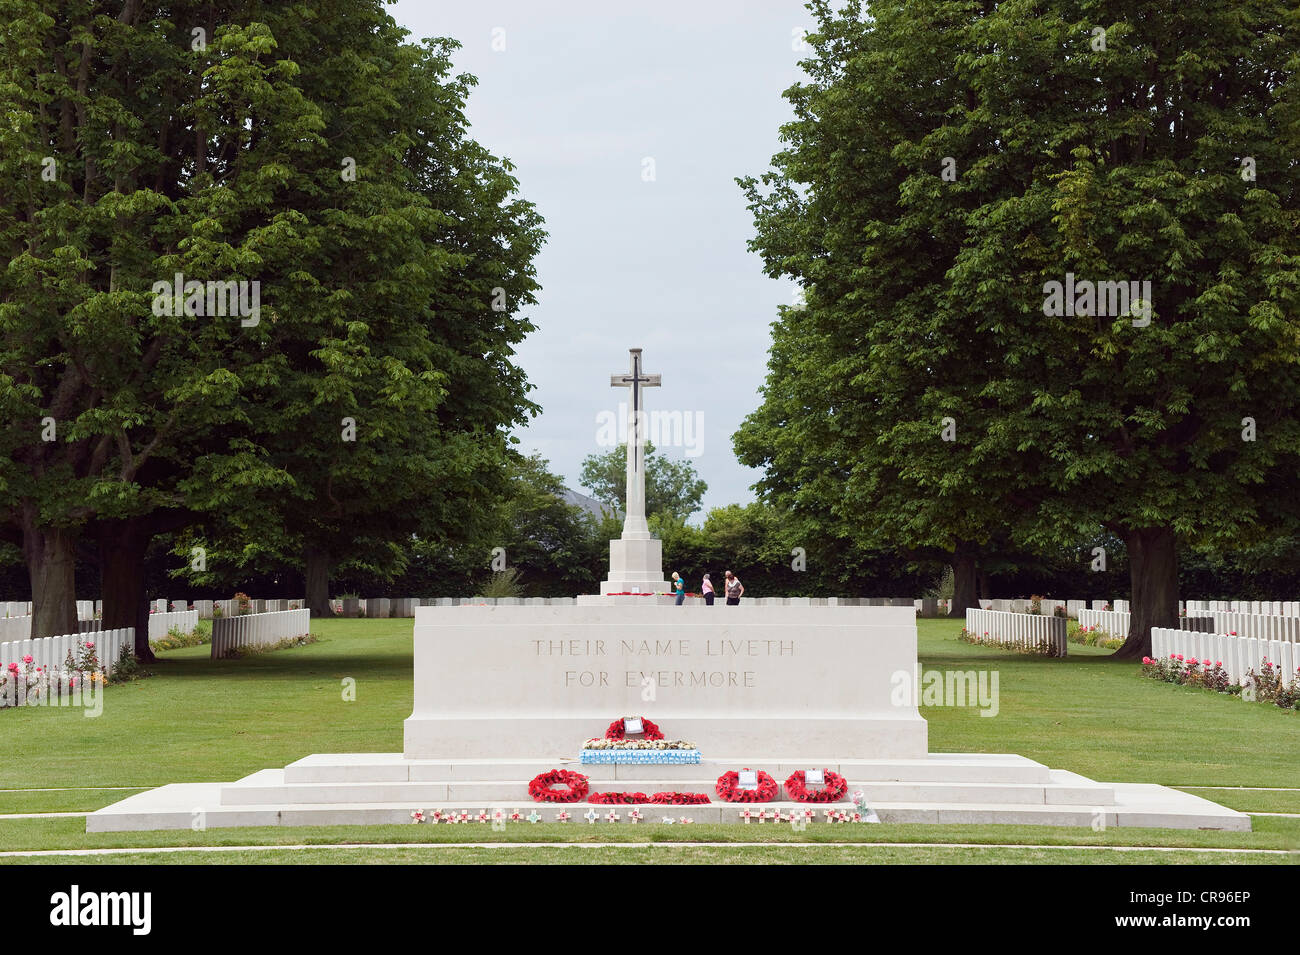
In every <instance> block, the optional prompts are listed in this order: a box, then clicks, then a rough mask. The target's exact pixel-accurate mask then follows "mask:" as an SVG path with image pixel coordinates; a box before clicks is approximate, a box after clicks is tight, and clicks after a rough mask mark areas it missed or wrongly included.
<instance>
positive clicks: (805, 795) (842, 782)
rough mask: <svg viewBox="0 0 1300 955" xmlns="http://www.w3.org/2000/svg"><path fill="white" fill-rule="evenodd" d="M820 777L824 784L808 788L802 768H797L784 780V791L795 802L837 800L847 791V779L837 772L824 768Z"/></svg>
mask: <svg viewBox="0 0 1300 955" xmlns="http://www.w3.org/2000/svg"><path fill="white" fill-rule="evenodd" d="M822 778H823V779H824V780H825V781H826V782H825V785H824V786H822V787H821V788H820V789H809V788H808V784H807V783H806V782H804V776H803V770H802V769H797V770H795V771H794V772H793V773H791V774H790V778H789V779H787V780H786V781H785V791H786V793H787V794H788V795H789V796H790V798H791V799H793V800H794V801H795V802H838V801H839V800H841V799H843V798H844V794H845V793H846V792H848V791H849V784H848V780H846V779H845V778H844V777H843V776H841V775H840V774H839V773H833V772H831V771H830V770H829V769H824V770H822Z"/></svg>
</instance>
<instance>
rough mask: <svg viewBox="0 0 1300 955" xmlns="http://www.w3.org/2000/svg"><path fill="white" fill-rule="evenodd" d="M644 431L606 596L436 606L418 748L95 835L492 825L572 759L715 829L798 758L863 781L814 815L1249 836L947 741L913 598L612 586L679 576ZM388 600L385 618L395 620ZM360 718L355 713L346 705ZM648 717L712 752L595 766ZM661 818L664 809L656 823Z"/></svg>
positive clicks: (330, 767) (302, 769) (250, 781)
mask: <svg viewBox="0 0 1300 955" xmlns="http://www.w3.org/2000/svg"><path fill="white" fill-rule="evenodd" d="M659 383H660V382H659V376H658V375H645V374H644V373H643V371H642V369H641V353H640V349H632V361H631V369H630V372H629V374H628V375H625V376H614V377H613V378H612V379H611V384H614V385H619V386H625V387H628V388H630V389H631V391H632V404H633V410H634V412H640V411H642V410H644V402H643V399H642V396H641V389H642V388H644V387H654V386H657V385H659ZM640 417H641V416H640V415H639V414H636V413H634V415H633V416H632V419H633V421H639V420H640ZM644 437H645V433H644V429H643V428H640V427H638V426H635V425H634V431H633V434H632V435H631V436H630V440H629V441H628V471H627V479H628V507H627V514H626V518H625V521H624V526H623V533H622V537H621V538H620V539H619V540H616V541H611V542H610V575H609V578H608V579H607V580H606V581H604V583H603V584H602V587H601V595H588V596H586V597H579V598H578V600H577V601H576V602H575V603H566V604H563V605H555V604H546V603H537V602H529V603H527V604H525V603H524V602H523V601H509V602H506V601H501V602H498V603H497V604H495V605H491V606H489V605H487V604H486V603H483V602H477V601H451V600H439V601H438V602H437V605H435V606H421V607H418V608H416V610H415V635H414V682H415V693H414V706H413V710H412V713H411V715H410V717H409V718H407V720H406V722H405V725H404V738H403V752H401V753H336V754H316V755H306V754H304V756H303V757H302V758H301V759H299V760H297V761H296V762H294V763H291V764H290V765H289V766H287V767H286V768H284V769H264V770H261V771H259V772H256V773H254V774H252V775H251V776H247V777H245V778H244V779H241V780H239V781H237V782H233V783H178V784H172V785H169V786H163V787H161V788H159V789H154V790H151V791H149V792H145V793H140V794H137V795H134V796H130V797H128V798H126V799H124V800H122V801H121V802H118V803H114V804H113V805H111V806H108V807H105V808H104V809H100V810H98V811H97V812H94V813H91V814H90V815H89V816H87V821H86V828H87V831H90V832H107V831H123V830H139V829H188V828H190V827H191V826H192V825H193V823H194V821H195V819H196V818H199V816H200V814H201V817H202V819H203V822H204V825H205V826H207V827H220V826H260V825H348V824H371V823H374V824H378V823H409V822H410V821H411V816H412V813H413V812H415V811H416V810H425V811H432V810H436V809H441V810H442V811H443V812H444V813H446V812H452V811H454V812H456V813H458V814H459V813H461V812H464V813H466V814H467V815H468V813H469V812H475V813H477V812H479V811H482V812H483V814H484V815H483V818H490V817H491V816H492V814H494V813H496V812H498V811H501V812H502V813H509V812H513V811H514V810H516V809H525V810H526V809H527V808H528V807H529V806H530V805H531V803H530V801H529V800H530V797H529V791H528V786H529V782H530V781H531V780H533V779H534V778H535V777H537V776H538V775H540V774H543V773H547V772H549V771H551V770H554V769H568V770H574V771H578V772H581V773H582V774H583V775H584V776H586V777H587V778H588V781H589V785H590V789H591V791H592V792H619V791H639V792H645V793H655V792H669V791H672V792H689V793H698V794H705V795H707V796H708V797H709V800H710V802H709V803H708V804H707V805H691V807H690V814H691V816H692V817H693V818H694V819H695V820H696V821H697V822H742V821H747V820H748V818H749V817H748V815H743V814H744V813H746V812H752V811H753V810H756V809H759V808H763V809H767V810H770V811H776V810H780V811H781V812H783V813H786V814H789V818H794V816H793V814H794V812H795V811H796V810H798V811H802V810H805V809H808V808H814V807H813V805H812V804H808V803H796V802H792V801H790V799H789V796H788V794H786V796H785V798H781V795H780V794H778V801H776V802H771V803H767V804H763V805H758V804H741V803H730V802H725V801H722V800H721V799H720V798H719V796H718V794H717V792H716V789H715V784H716V782H717V780H718V779H719V777H721V776H722V775H723V774H724V773H729V772H736V773H739V772H740V771H741V770H745V769H748V770H753V771H755V772H758V771H761V772H763V773H766V774H768V775H770V776H771V777H772V779H773V780H774V781H775V782H776V783H777V784H778V785H780V784H783V783H784V781H785V780H786V779H787V778H788V777H789V776H790V775H791V774H792V773H794V772H796V771H807V770H824V769H829V770H831V771H832V772H835V773H838V774H840V775H842V776H843V777H844V778H845V780H846V781H847V783H848V792H847V794H846V796H845V799H844V800H842V801H840V802H838V803H834V804H821V805H817V806H815V808H817V809H821V810H824V809H826V808H838V809H841V810H853V809H854V805H853V804H852V803H850V802H849V801H848V798H849V797H850V796H851V795H852V794H853V793H855V792H861V793H862V795H863V799H864V801H865V802H866V803H868V804H869V806H870V808H869V809H866V810H865V811H861V816H862V818H864V819H866V820H869V821H875V820H876V818H877V817H878V818H879V820H880V821H882V822H884V823H1009V824H1020V825H1023V824H1042V825H1069V826H1089V827H1094V828H1096V827H1101V826H1104V827H1107V828H1109V827H1116V826H1160V827H1173V828H1213V829H1233V830H1249V829H1250V817H1249V816H1248V815H1246V814H1244V813H1240V812H1235V811H1233V810H1231V809H1225V808H1224V807H1222V806H1218V805H1216V804H1215V803H1212V802H1209V801H1208V800H1206V799H1202V798H1201V797H1199V796H1194V795H1191V794H1188V793H1183V792H1179V791H1177V790H1173V789H1167V788H1165V787H1163V786H1158V785H1147V784H1135V783H1097V782H1093V781H1092V780H1090V779H1086V778H1084V777H1082V776H1078V775H1076V774H1074V773H1072V772H1068V771H1064V770H1053V769H1049V768H1048V767H1046V766H1044V765H1042V764H1041V763H1038V762H1035V761H1033V760H1031V759H1026V758H1024V757H1022V756H1015V755H997V754H985V753H979V754H969V755H966V754H943V753H930V752H929V751H928V745H927V725H926V721H925V720H924V718H922V716H921V714H920V711H919V709H918V706H917V704H918V701H919V700H920V701H924V702H926V703H927V705H930V703H929V701H926V700H925V699H924V697H923V696H922V695H921V684H923V683H924V682H925V678H923V676H922V674H920V673H918V667H917V655H916V651H917V646H916V616H915V610H914V609H913V607H912V601H911V600H910V599H909V600H907V601H904V602H903V603H904V605H903V606H852V605H847V604H846V603H843V604H842V603H840V602H839V601H820V602H817V603H813V602H812V601H809V600H807V599H804V600H789V601H783V602H780V603H778V602H775V601H771V602H769V601H763V602H762V603H759V602H756V601H749V600H745V601H742V603H741V605H740V606H736V607H726V606H722V605H721V604H719V605H718V606H715V607H705V606H698V605H697V606H681V607H677V606H673V605H672V601H671V599H668V598H654V597H648V596H647V597H635V596H612V595H613V594H621V593H623V592H636V591H640V592H642V593H647V594H648V593H655V592H659V591H662V590H666V589H667V582H666V581H665V580H663V571H662V559H661V552H660V546H659V542H658V541H657V540H654V539H653V538H652V537H651V536H650V532H649V528H648V526H647V524H646V520H645V474H644V460H643V445H644ZM346 603H347V601H345V604H346ZM352 603H355V601H353V602H352ZM372 604H373V606H372ZM386 605H387V601H383V602H380V601H373V602H368V603H367V609H368V610H372V611H373V610H376V609H378V608H379V607H381V606H382V607H384V608H385V609H384V613H383V615H385V616H386V615H387V610H386ZM719 608H721V609H719ZM959 675H964V674H959ZM971 676H974V673H973V671H971ZM1002 711H1003V712H1005V711H1006V706H1005V703H1004V704H1003V707H1002ZM339 718H340V719H343V720H347V719H350V718H352V717H351V715H350V712H349V711H348V710H346V709H344V710H342V711H341V715H340V717H339ZM628 718H632V719H633V720H636V719H644V720H649V721H651V722H653V723H655V724H657V725H658V726H659V727H660V729H661V730H662V731H663V732H664V734H665V735H666V736H667V738H668V739H669V740H678V741H686V742H689V743H691V744H694V749H695V750H698V754H695V758H698V762H693V761H682V762H653V763H652V762H645V763H628V762H607V763H599V762H597V763H581V762H580V761H579V756H580V750H581V748H582V746H583V743H584V741H586V740H588V739H591V738H593V737H601V736H603V735H604V733H605V730H606V727H608V726H610V725H611V724H617V723H618V722H619V721H621V720H626V719H628ZM635 726H636V724H635V722H633V724H632V726H631V727H629V726H628V725H627V724H626V723H624V724H623V727H624V731H625V732H627V731H629V730H630V731H631V732H632V733H635ZM214 745H218V744H217V743H214ZM682 749H689V747H685V746H683V747H682ZM758 778H760V779H761V777H758ZM746 785H748V783H746ZM814 786H815V780H814ZM566 807H567V809H568V811H569V812H570V813H571V814H572V815H573V816H582V815H583V814H584V813H587V812H589V805H588V804H587V803H585V802H576V803H570V804H565V806H564V807H561V806H559V805H557V804H553V803H551V804H545V805H540V806H537V807H536V808H537V809H539V810H541V811H542V812H544V813H545V815H544V816H543V818H545V819H546V821H548V822H549V821H552V820H553V819H554V818H555V815H554V814H555V812H556V810H558V809H561V808H566ZM602 808H604V807H602ZM655 808H656V809H658V808H660V807H655ZM663 808H666V807H663ZM674 808H676V807H674ZM675 814H676V813H674V815H675ZM657 815H658V813H655V812H652V811H649V810H647V811H646V813H645V816H646V820H647V822H650V821H651V820H653V819H654V818H656V816H657ZM602 817H603V816H602ZM592 818H593V819H594V818H596V817H595V816H593V817H592ZM624 818H626V817H624ZM814 818H817V819H818V820H819V821H820V819H821V818H823V817H821V816H816V817H814ZM611 822H612V820H611Z"/></svg>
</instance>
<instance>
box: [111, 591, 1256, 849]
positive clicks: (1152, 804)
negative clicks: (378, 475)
mask: <svg viewBox="0 0 1300 955" xmlns="http://www.w3.org/2000/svg"><path fill="white" fill-rule="evenodd" d="M608 599H610V600H617V599H618V598H608ZM727 611H728V612H726V613H716V612H711V608H709V609H706V608H704V607H703V606H699V607H695V608H692V607H690V606H689V605H688V606H686V607H671V606H669V607H664V606H658V605H654V604H647V605H636V604H629V603H623V604H607V603H605V602H603V600H602V602H601V603H600V604H597V605H591V606H504V607H502V606H498V607H478V606H470V607H420V608H418V609H417V610H416V619H415V660H414V674H415V704H414V709H413V712H412V714H411V716H410V717H409V718H408V719H407V720H406V722H405V733H404V736H405V742H404V748H405V751H404V752H402V753H340V754H317V755H311V756H304V757H303V758H301V759H299V760H297V761H296V762H294V763H291V764H290V765H289V766H288V767H286V768H284V769H264V770H261V771H260V772H256V773H253V774H252V775H251V776H247V777H245V778H244V779H241V780H239V781H237V782H232V783H181V784H173V785H169V786H163V787H161V788H159V789H154V790H151V791H149V792H145V793H140V794H138V795H135V796H130V797H128V798H126V799H124V800H122V801H120V802H117V803H114V804H113V805H111V806H108V807H106V808H104V809H100V810H98V811H97V812H93V813H91V814H89V815H88V816H87V820H86V828H87V831H90V832H109V831H130V830H145V829H189V828H191V827H194V826H196V825H198V824H199V823H200V822H201V823H202V825H203V826H204V827H208V828H216V827H227V826H264V825H365V824H385V823H387V824H392V823H408V824H409V823H410V822H411V821H412V813H413V812H419V813H421V814H422V817H423V818H430V817H431V816H432V814H433V813H434V812H435V811H438V817H439V818H442V819H446V818H448V817H449V816H450V817H454V818H456V819H458V820H462V821H473V820H478V819H482V820H483V821H488V820H490V819H493V818H494V817H496V815H497V814H498V813H499V814H501V818H502V819H515V820H524V819H525V817H527V818H529V819H532V820H535V821H538V822H546V823H556V822H564V821H566V820H568V824H575V823H583V824H588V822H590V824H600V825H610V824H614V823H615V822H618V823H619V824H624V825H628V824H635V825H647V824H651V823H654V824H662V823H663V820H664V819H666V818H672V819H673V820H674V821H680V820H679V819H678V817H681V818H687V817H689V818H690V819H692V820H693V821H694V822H695V823H709V822H726V823H741V824H755V823H757V824H764V822H763V820H764V818H765V819H766V820H767V821H777V819H778V816H779V817H780V819H782V820H790V819H794V820H796V821H797V820H799V819H800V818H802V819H804V820H805V821H808V822H813V823H820V822H824V821H834V820H833V819H830V818H829V817H827V816H826V815H825V811H824V810H825V809H827V808H833V807H827V806H818V807H816V809H817V812H816V814H815V815H814V816H812V817H811V818H810V817H808V816H807V815H806V814H805V815H803V816H802V817H801V816H800V815H799V814H801V813H805V812H806V810H809V809H810V808H813V807H812V806H811V804H808V803H797V802H793V801H790V800H789V799H788V798H787V797H786V794H785V793H784V792H781V793H779V794H778V795H777V797H776V798H777V801H775V802H769V803H748V804H746V803H728V802H719V801H717V800H716V797H715V796H714V794H715V786H716V783H717V780H718V779H719V778H720V777H721V776H723V775H724V774H726V773H730V772H734V771H739V770H741V769H750V770H759V771H762V772H764V773H766V774H768V775H770V776H771V777H772V778H773V779H775V780H777V781H778V782H779V781H781V780H786V779H788V778H789V777H790V776H791V774H793V773H796V772H798V771H801V770H803V771H807V770H829V771H831V772H833V773H836V774H839V775H842V776H843V777H844V778H845V780H846V781H847V783H848V793H849V794H850V795H852V794H854V793H858V792H860V793H861V794H862V798H863V801H864V802H865V803H866V804H868V805H869V806H870V808H871V809H873V810H875V812H876V813H877V814H878V816H879V818H880V820H881V821H882V822H884V823H939V824H987V823H1005V824H1012V825H1025V824H1041V825H1057V826H1087V827H1095V828H1100V827H1102V826H1105V827H1122V826H1142V827H1169V828H1187V829H1228V830H1237V831H1249V829H1250V817H1249V816H1247V815H1245V814H1243V813H1239V812H1235V811H1233V810H1230V809H1225V808H1224V807H1222V806H1218V805H1216V804H1214V803H1212V802H1210V801H1208V800H1206V799H1202V798H1200V797H1198V796H1193V795H1190V794H1187V793H1183V792H1179V791H1177V790H1172V789H1167V788H1165V787H1163V786H1157V785H1146V784H1133V783H1098V782H1094V781H1092V780H1090V779H1086V778H1084V777H1082V776H1078V775H1076V774H1074V773H1071V772H1067V771H1063V770H1053V769H1049V768H1048V767H1047V766H1044V765H1042V764H1041V763H1037V762H1034V761H1033V760H1030V759H1026V758H1024V757H1022V756H1016V755H997V754H945V753H930V752H928V747H927V732H926V729H927V728H926V722H925V720H924V719H923V718H922V717H921V715H920V713H919V711H918V709H917V705H916V704H917V676H918V674H917V659H916V621H915V614H914V611H913V610H912V608H911V607H839V606H808V605H802V606H800V605H792V606H775V607H773V606H764V607H759V606H752V605H750V606H746V605H744V604H742V605H741V606H739V607H730V608H727ZM1004 712H1005V707H1004ZM629 714H633V715H637V714H639V715H641V716H643V717H644V718H645V719H647V720H650V721H653V723H654V724H657V726H658V727H659V728H660V729H661V730H662V732H663V733H664V734H665V735H666V736H668V737H671V738H672V739H674V740H689V741H691V742H692V743H694V744H696V745H697V747H698V750H700V751H703V752H705V753H707V754H708V756H707V757H704V756H700V757H699V761H698V762H688V763H653V762H647V763H639V762H638V763H619V762H613V763H583V762H580V761H579V758H577V756H576V753H577V749H578V747H579V746H581V745H582V741H583V740H589V739H591V738H592V737H593V736H597V735H598V734H600V733H602V732H606V727H609V726H610V721H611V720H618V719H621V718H623V717H626V716H628V715H629ZM339 718H340V719H343V720H350V719H354V718H355V717H353V716H352V715H351V713H350V711H348V710H347V708H346V707H345V708H343V710H342V711H341V715H340V717H339ZM214 745H216V744H214ZM597 752H618V750H597ZM629 752H639V751H638V750H630V751H629ZM644 752H649V753H659V752H668V751H666V750H645V751H644ZM557 769H559V770H569V771H573V772H578V773H581V774H582V775H584V776H586V777H587V779H588V786H589V790H590V792H591V793H606V792H638V793H646V794H654V793H701V794H709V796H710V798H711V800H713V801H711V802H710V803H709V804H707V805H691V806H689V807H685V806H643V807H641V810H642V811H641V812H639V813H637V814H633V813H631V812H630V811H626V810H627V809H628V807H618V806H608V805H602V806H594V805H592V804H589V803H587V802H575V803H564V804H553V803H545V804H541V803H534V802H533V801H532V799H531V798H530V795H529V792H528V786H529V783H530V781H532V780H533V779H535V778H537V777H538V776H539V775H541V774H545V773H549V772H550V771H552V770H557ZM839 807H840V809H841V810H843V809H844V808H845V807H847V810H848V811H849V815H847V816H845V815H843V814H841V815H838V816H836V817H835V818H837V819H842V818H850V819H851V818H852V810H853V806H852V805H851V804H850V803H847V802H844V803H840V804H839ZM593 810H595V812H593ZM620 810H623V811H620ZM760 811H762V812H763V813H764V814H765V815H764V816H762V817H760V816H759V815H758V813H759V812H760ZM588 813H593V814H592V815H591V816H590V817H588V816H587V814H588ZM424 814H428V815H424ZM508 824H509V825H518V824H523V825H527V824H529V823H528V822H527V821H515V822H509V823H508Z"/></svg>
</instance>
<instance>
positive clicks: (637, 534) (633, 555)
mask: <svg viewBox="0 0 1300 955" xmlns="http://www.w3.org/2000/svg"><path fill="white" fill-rule="evenodd" d="M628 351H629V354H630V358H629V363H628V364H629V367H628V372H627V374H625V375H610V377H609V383H610V386H611V387H615V388H626V389H628V393H629V396H630V398H631V401H632V411H631V414H629V415H628V432H629V433H628V434H627V435H626V438H627V506H626V507H625V508H624V514H623V534H622V536H620V537H619V538H618V539H617V540H612V541H610V542H609V577H608V578H606V579H605V580H603V581H601V584H600V592H601V593H602V594H611V593H620V594H621V593H644V594H662V593H667V592H668V590H669V586H670V585H669V583H668V581H667V580H665V579H664V554H663V543H662V542H661V541H660V540H659V539H658V538H655V537H651V536H650V525H649V524H648V523H647V522H646V515H645V441H646V430H647V429H646V409H645V395H644V389H646V388H658V387H659V386H660V385H661V384H662V383H663V379H662V376H660V375H647V374H645V372H644V371H643V370H642V368H641V349H639V348H630V349H628Z"/></svg>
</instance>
